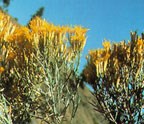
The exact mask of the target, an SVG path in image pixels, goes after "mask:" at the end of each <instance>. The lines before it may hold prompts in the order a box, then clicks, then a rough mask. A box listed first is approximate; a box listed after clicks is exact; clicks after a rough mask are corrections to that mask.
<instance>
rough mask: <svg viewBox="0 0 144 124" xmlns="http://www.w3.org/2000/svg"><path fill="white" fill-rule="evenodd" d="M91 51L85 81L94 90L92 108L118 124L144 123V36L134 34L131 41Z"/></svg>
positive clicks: (107, 42) (84, 71)
mask: <svg viewBox="0 0 144 124" xmlns="http://www.w3.org/2000/svg"><path fill="white" fill-rule="evenodd" d="M103 47H104V48H102V49H97V50H90V52H89V54H88V56H87V65H86V67H85V68H84V70H83V80H84V81H86V82H88V83H90V84H91V85H92V86H93V88H94V93H93V94H94V96H95V98H96V100H97V102H98V103H97V102H96V101H93V102H92V104H93V105H94V106H95V110H97V111H99V112H101V113H103V114H104V115H105V117H106V118H107V119H108V120H109V121H110V123H114V124H122V123H125V124H134V123H137V124H140V123H143V120H144V111H143V109H144V106H143V105H144V35H143V34H142V36H141V37H140V36H138V35H137V33H136V32H132V33H131V41H128V42H125V41H122V42H120V43H113V44H111V43H110V42H109V41H104V42H103Z"/></svg>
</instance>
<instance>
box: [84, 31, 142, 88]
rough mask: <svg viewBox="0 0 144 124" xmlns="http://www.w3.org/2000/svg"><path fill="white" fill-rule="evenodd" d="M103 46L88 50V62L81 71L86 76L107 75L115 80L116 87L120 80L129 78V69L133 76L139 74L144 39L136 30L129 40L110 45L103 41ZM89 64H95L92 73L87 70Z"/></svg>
mask: <svg viewBox="0 0 144 124" xmlns="http://www.w3.org/2000/svg"><path fill="white" fill-rule="evenodd" d="M103 47H104V48H102V49H97V50H90V52H89V55H88V57H87V61H88V64H87V66H86V68H85V69H84V71H83V72H84V75H85V77H86V78H90V77H88V76H87V75H92V76H91V78H93V77H94V76H93V75H95V77H99V76H100V75H101V76H104V75H105V76H106V77H109V79H108V80H109V81H110V82H115V83H116V85H117V87H118V86H119V84H120V82H123V81H124V79H125V80H127V78H129V76H130V73H129V71H130V70H133V72H132V74H133V77H135V78H136V77H137V76H138V75H139V73H140V70H141V68H142V67H143V62H144V39H143V38H142V37H138V36H137V35H136V32H134V33H131V41H130V42H127V43H126V42H125V41H122V42H120V43H113V44H111V45H110V42H108V41H105V42H103ZM91 66H95V71H93V74H91V73H92V71H91V70H89V69H90V67H91ZM88 73H89V74H88ZM88 80H92V79H88ZM109 81H108V82H109ZM89 83H92V82H89ZM93 83H94V82H93Z"/></svg>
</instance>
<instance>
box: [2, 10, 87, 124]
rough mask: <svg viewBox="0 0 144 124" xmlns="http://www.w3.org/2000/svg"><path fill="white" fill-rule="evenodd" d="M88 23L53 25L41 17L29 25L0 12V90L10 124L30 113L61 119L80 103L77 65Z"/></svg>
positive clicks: (44, 119) (44, 118) (46, 119)
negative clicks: (18, 22)
mask: <svg viewBox="0 0 144 124" xmlns="http://www.w3.org/2000/svg"><path fill="white" fill-rule="evenodd" d="M86 31H87V29H85V28H82V27H80V26H75V27H69V26H56V25H54V24H51V23H49V22H47V21H45V20H43V19H41V18H39V17H35V18H34V19H32V20H31V22H30V23H29V25H28V26H21V25H20V24H17V23H15V22H13V21H12V20H11V19H10V17H9V16H8V15H6V14H4V13H2V12H0V93H1V94H2V95H3V96H4V97H5V98H6V99H7V101H8V103H9V106H10V108H11V110H10V111H11V112H10V117H11V119H12V123H14V124H19V123H21V124H23V123H24V124H25V123H30V122H31V120H32V118H35V119H39V120H40V121H41V122H46V123H51V124H52V123H60V122H62V121H63V120H64V117H65V113H66V111H67V109H68V107H69V106H70V105H72V113H71V117H72V118H73V117H74V114H75V112H76V109H77V107H78V102H79V96H78V93H77V88H78V85H79V77H78V65H79V59H80V54H81V51H82V49H83V47H84V45H85V42H86V36H85V34H86Z"/></svg>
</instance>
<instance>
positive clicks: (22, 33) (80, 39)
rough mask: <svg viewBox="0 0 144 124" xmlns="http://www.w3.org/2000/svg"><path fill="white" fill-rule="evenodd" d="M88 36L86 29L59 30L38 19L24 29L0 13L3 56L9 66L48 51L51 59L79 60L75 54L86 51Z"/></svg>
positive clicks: (69, 28)
mask: <svg viewBox="0 0 144 124" xmlns="http://www.w3.org/2000/svg"><path fill="white" fill-rule="evenodd" d="M86 32H87V29H85V28H82V27H80V26H76V27H74V28H72V27H69V26H56V25H54V24H52V23H49V22H47V21H46V20H43V19H41V18H39V17H35V18H34V19H32V20H31V21H30V23H29V25H28V26H21V25H18V24H17V23H16V22H13V21H12V19H11V18H10V16H8V15H7V14H5V13H3V12H0V41H1V44H0V49H1V50H0V51H2V52H1V53H0V55H3V54H4V53H5V54H6V55H5V56H6V58H7V62H8V61H12V60H13V59H15V58H16V59H17V60H18V61H19V62H20V63H22V61H23V58H24V57H23V56H26V57H27V56H28V55H30V54H31V52H34V51H37V50H38V49H39V50H44V48H46V49H49V54H51V55H54V54H55V55H57V56H59V57H63V58H65V59H67V60H72V59H73V58H75V57H74V56H76V55H75V54H74V52H75V51H81V50H82V49H83V47H84V45H85V42H86V36H85V35H86ZM2 42H3V43H2ZM2 47H4V48H5V49H6V51H4V50H3V49H2ZM36 49H37V50H36ZM50 49H51V50H50Z"/></svg>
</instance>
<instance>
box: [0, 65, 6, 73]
mask: <svg viewBox="0 0 144 124" xmlns="http://www.w3.org/2000/svg"><path fill="white" fill-rule="evenodd" d="M4 70H5V69H4V67H2V66H0V74H1V73H3V72H4Z"/></svg>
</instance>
